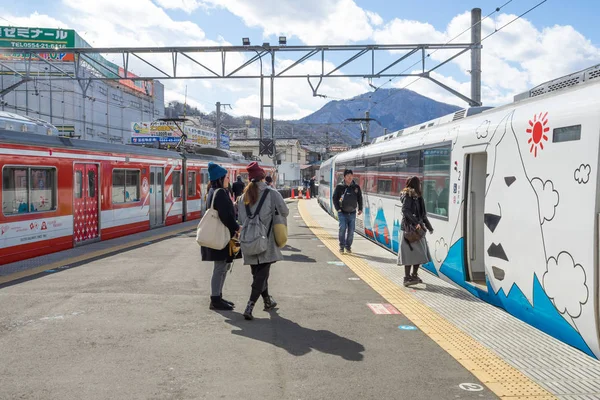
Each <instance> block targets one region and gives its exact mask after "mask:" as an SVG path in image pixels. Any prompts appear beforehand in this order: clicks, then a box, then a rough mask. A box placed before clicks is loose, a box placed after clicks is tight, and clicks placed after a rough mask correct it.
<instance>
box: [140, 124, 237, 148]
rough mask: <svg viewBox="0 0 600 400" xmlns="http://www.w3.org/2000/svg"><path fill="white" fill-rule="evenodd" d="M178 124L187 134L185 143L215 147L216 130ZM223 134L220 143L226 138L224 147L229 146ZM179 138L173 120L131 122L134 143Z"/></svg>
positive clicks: (163, 141)
mask: <svg viewBox="0 0 600 400" xmlns="http://www.w3.org/2000/svg"><path fill="white" fill-rule="evenodd" d="M179 126H181V127H182V129H183V131H184V132H185V134H186V135H187V140H186V141H185V143H187V144H195V145H199V146H204V147H217V133H216V132H212V131H208V130H206V129H201V128H197V127H195V126H186V125H185V124H179ZM223 136H224V135H223ZM223 136H221V143H223V142H224V140H226V141H227V147H226V148H229V137H228V136H227V139H223ZM134 139H135V140H134ZM180 139H181V131H180V130H179V128H178V127H177V125H175V123H173V122H168V121H157V122H133V123H132V124H131V143H134V144H140V143H151V142H155V141H159V142H161V143H174V142H175V143H177V142H179V140H180Z"/></svg>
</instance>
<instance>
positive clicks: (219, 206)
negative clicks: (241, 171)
mask: <svg viewBox="0 0 600 400" xmlns="http://www.w3.org/2000/svg"><path fill="white" fill-rule="evenodd" d="M208 179H209V180H210V190H209V192H208V196H207V201H206V205H207V208H208V207H211V204H212V201H213V197H214V200H215V201H214V204H212V206H213V207H214V209H215V210H217V212H218V213H219V219H220V220H221V222H222V223H223V225H225V226H226V227H227V228H228V229H229V233H230V234H231V237H233V236H234V235H235V234H236V232H238V231H239V229H240V226H239V225H238V223H237V221H236V218H235V211H234V208H233V202H232V201H231V198H230V197H229V194H228V192H227V190H226V188H227V187H228V186H229V176H228V173H227V170H226V169H225V168H223V167H221V166H220V165H219V164H215V163H213V162H209V163H208ZM200 252H201V254H202V261H214V263H215V264H214V269H213V275H212V279H211V282H210V287H211V296H210V309H211V310H233V307H234V304H233V303H232V302H230V301H227V300H225V299H223V285H224V284H225V277H226V276H227V271H229V269H231V263H232V262H233V256H231V255H229V244H228V245H227V246H225V247H224V248H223V249H221V250H215V249H211V248H208V247H204V246H203V247H202V248H201V250H200Z"/></svg>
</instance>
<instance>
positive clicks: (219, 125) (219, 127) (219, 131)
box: [216, 101, 231, 149]
mask: <svg viewBox="0 0 600 400" xmlns="http://www.w3.org/2000/svg"><path fill="white" fill-rule="evenodd" d="M216 106H217V123H216V125H217V149H220V148H221V106H224V107H226V106H229V108H231V104H221V102H219V101H217V104H216Z"/></svg>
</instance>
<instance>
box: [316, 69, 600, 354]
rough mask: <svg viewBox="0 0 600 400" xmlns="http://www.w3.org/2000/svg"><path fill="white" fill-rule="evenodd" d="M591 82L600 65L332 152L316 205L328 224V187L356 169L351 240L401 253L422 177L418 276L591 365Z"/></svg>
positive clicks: (597, 90) (594, 175)
mask: <svg viewBox="0 0 600 400" xmlns="http://www.w3.org/2000/svg"><path fill="white" fill-rule="evenodd" d="M597 77H600V66H596V67H593V68H590V69H587V70H585V71H581V72H578V73H576V74H572V75H569V76H567V77H564V78H560V79H557V80H555V81H552V82H548V83H546V84H543V85H540V86H538V87H537V88H535V89H532V90H530V91H529V92H527V93H524V94H523V95H519V96H517V97H515V102H514V103H511V104H508V105H505V106H502V107H497V108H493V109H483V108H479V109H467V110H461V111H458V112H456V113H455V114H452V115H449V116H447V117H443V118H440V119H437V120H434V121H429V122H427V123H425V124H422V125H420V126H416V127H412V128H408V129H405V130H403V131H398V132H394V133H392V134H389V135H387V136H385V137H382V138H378V139H377V140H375V141H374V142H373V143H372V144H371V145H369V146H365V147H362V148H359V149H355V150H351V151H348V152H346V153H342V154H339V155H337V156H336V157H334V158H332V159H330V160H327V161H326V162H324V163H323V165H322V166H321V170H320V173H319V174H320V176H319V180H320V187H319V196H318V200H319V202H320V204H321V205H322V206H323V207H324V208H325V209H326V210H327V211H328V212H329V213H331V214H332V215H335V211H333V209H332V206H331V205H332V200H331V193H332V192H333V188H334V185H335V184H337V183H338V182H340V181H341V175H342V172H343V170H344V169H345V168H350V169H352V170H354V173H355V180H356V181H357V183H359V184H360V185H361V187H362V189H363V193H364V203H365V210H364V211H365V212H364V214H363V215H362V216H360V217H358V219H357V224H356V225H357V232H359V233H361V234H363V235H364V236H366V237H368V238H370V239H371V240H373V241H375V242H377V243H378V244H380V245H381V246H384V247H386V248H388V249H390V250H391V251H393V252H397V251H398V237H399V227H400V221H401V218H402V215H401V205H400V202H399V193H400V191H401V190H402V188H403V187H404V183H405V180H406V178H408V177H410V176H413V175H417V176H419V177H420V178H421V180H422V182H423V196H424V198H425V202H426V205H427V211H428V214H429V217H430V221H431V223H432V224H433V226H434V228H435V232H434V233H433V235H429V236H428V243H429V247H430V250H431V256H432V259H433V261H432V262H431V263H429V264H427V265H425V266H424V267H425V268H426V269H427V270H428V271H430V272H431V273H432V274H435V275H437V276H439V277H440V278H442V279H444V280H446V281H450V282H453V283H455V284H456V285H458V286H461V287H463V288H464V289H466V290H468V291H469V292H470V293H472V294H473V295H474V296H477V297H479V298H481V299H482V300H484V301H487V302H489V303H491V304H494V305H496V306H499V307H502V308H504V309H505V310H506V311H507V312H509V313H510V314H512V315H514V316H516V317H518V318H520V319H522V320H523V321H525V322H527V323H529V324H531V325H533V326H535V327H537V328H539V329H540V330H542V331H545V332H546V333H548V334H550V335H552V336H554V337H556V338H558V339H559V340H562V341H564V342H566V343H568V344H570V345H572V346H574V347H576V348H578V349H580V350H582V351H584V352H585V353H587V354H589V355H590V356H593V357H596V358H598V357H599V356H600V342H599V335H600V321H599V318H600V312H599V311H600V310H599V308H598V307H599V300H600V294H599V283H600V278H599V260H598V258H599V242H598V241H599V239H600V235H599V229H600V202H599V196H598V190H599V180H598V176H599V175H598V168H600V159H599V148H600V135H599V132H600V79H595V78H597ZM400 237H401V236H400Z"/></svg>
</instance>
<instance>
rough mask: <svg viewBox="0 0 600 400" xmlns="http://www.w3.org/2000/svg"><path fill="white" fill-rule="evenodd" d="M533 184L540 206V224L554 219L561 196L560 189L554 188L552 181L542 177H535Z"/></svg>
mask: <svg viewBox="0 0 600 400" xmlns="http://www.w3.org/2000/svg"><path fill="white" fill-rule="evenodd" d="M531 185H532V186H533V189H534V190H535V194H536V195H537V198H538V204H539V206H540V224H542V225H543V224H544V222H545V221H552V219H553V218H554V214H555V213H556V206H558V201H559V196H558V191H556V190H554V183H552V181H546V182H544V181H542V180H541V179H540V178H533V179H532V180H531Z"/></svg>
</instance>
